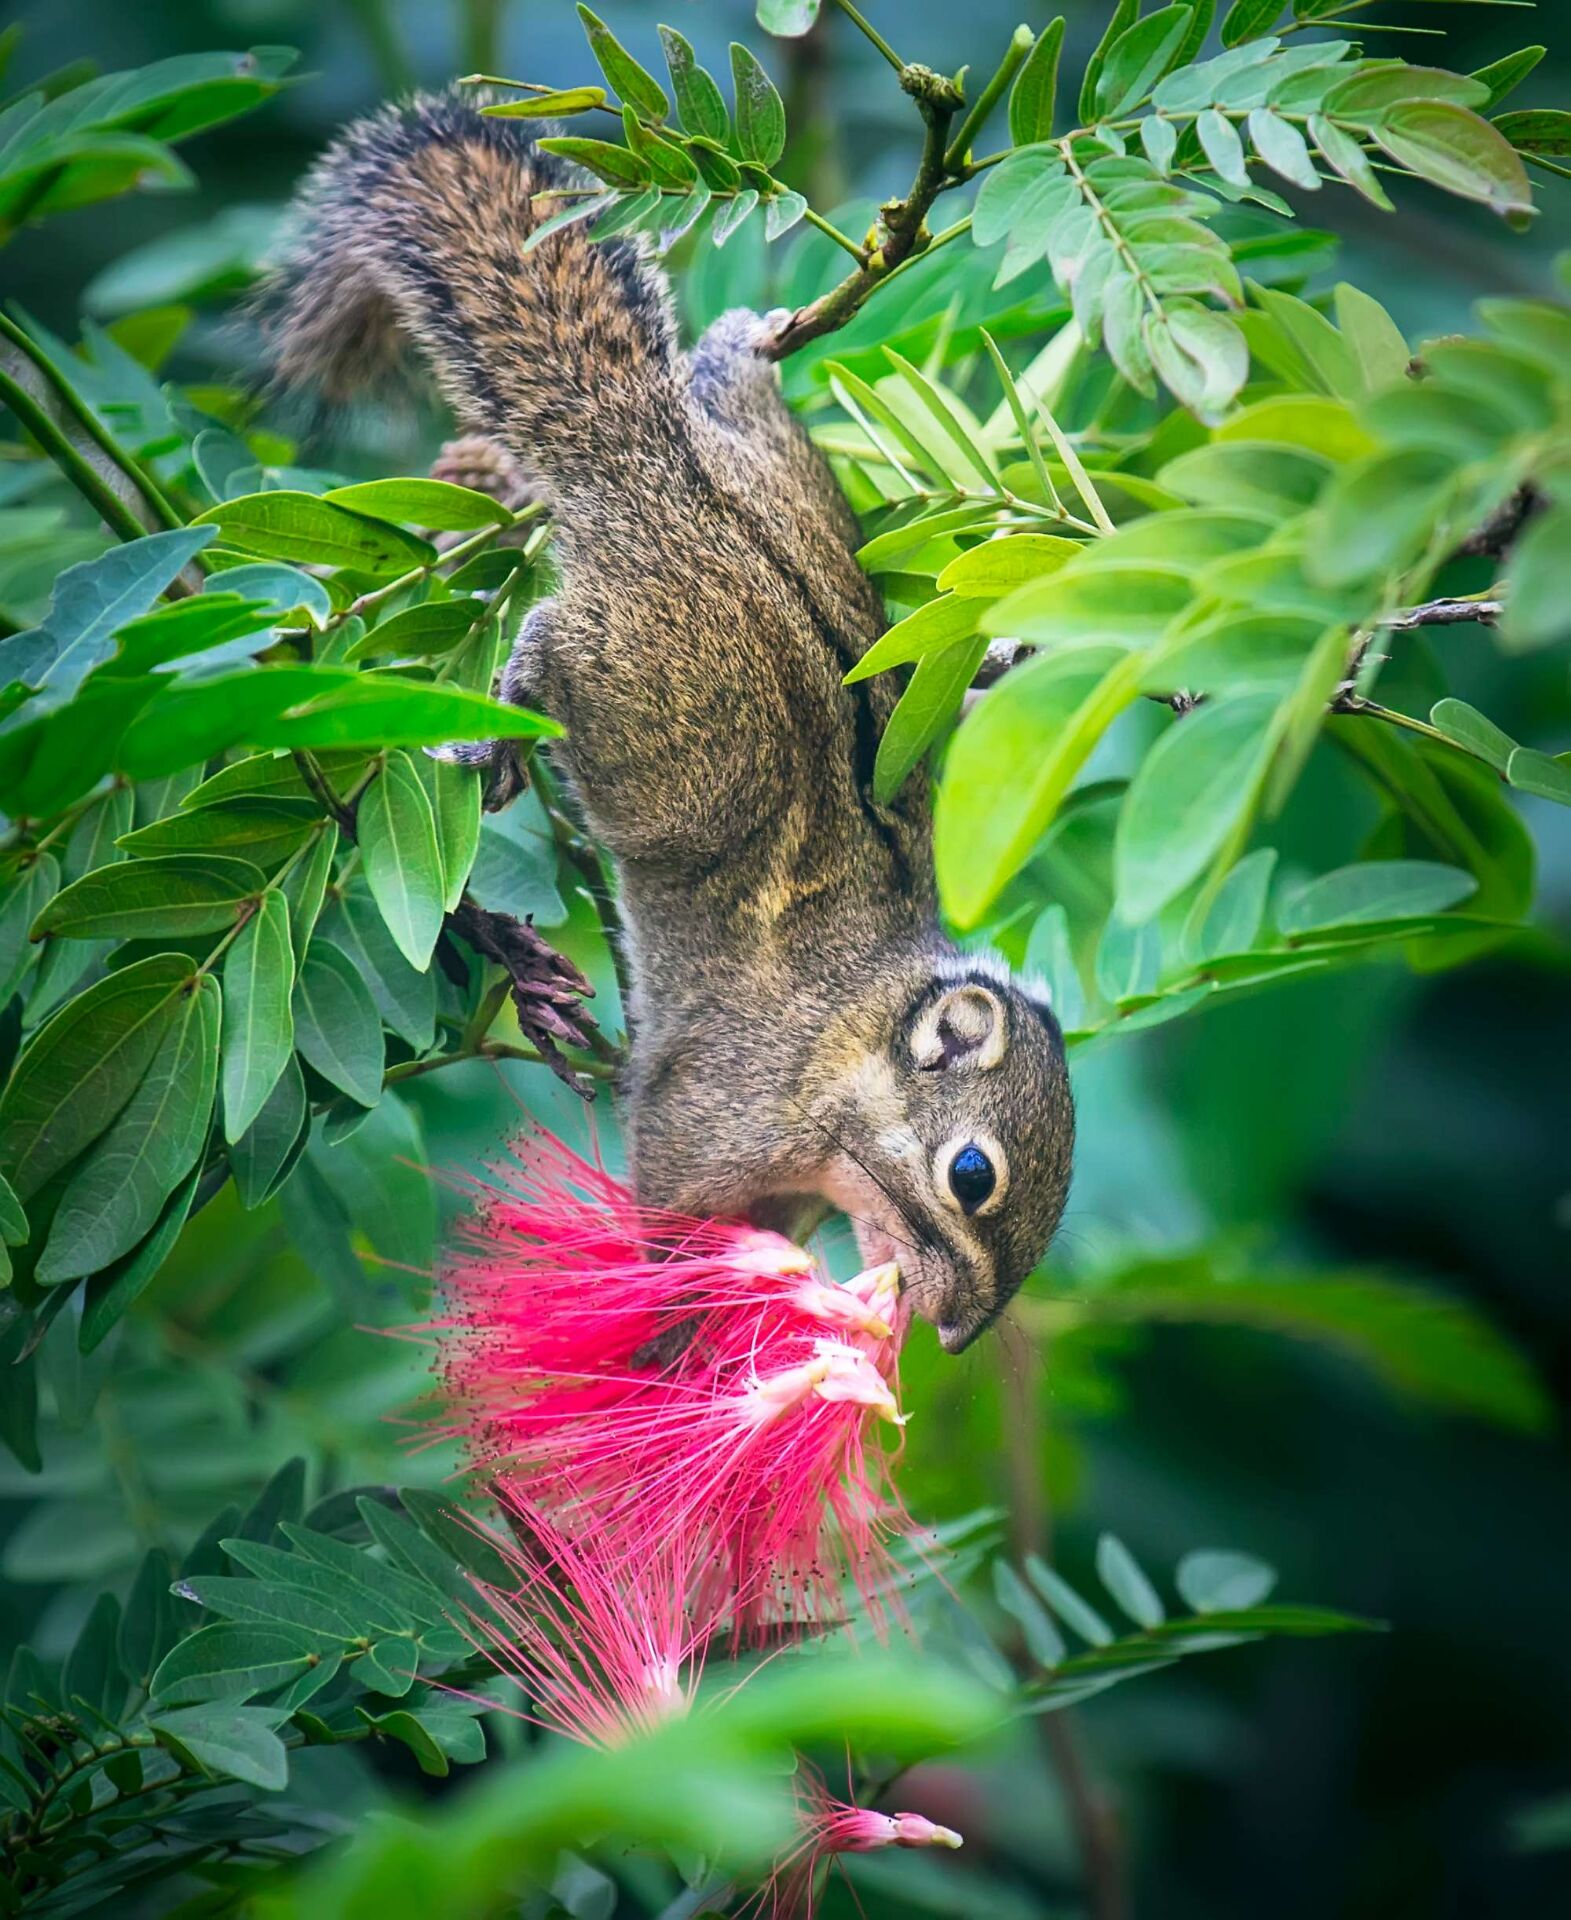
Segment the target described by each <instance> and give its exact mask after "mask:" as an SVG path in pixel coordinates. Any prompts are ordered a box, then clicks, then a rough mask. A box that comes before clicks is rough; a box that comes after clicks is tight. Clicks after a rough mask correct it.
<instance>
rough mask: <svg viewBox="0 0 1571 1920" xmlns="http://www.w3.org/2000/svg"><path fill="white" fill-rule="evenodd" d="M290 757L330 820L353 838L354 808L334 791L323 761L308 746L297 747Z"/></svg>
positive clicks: (313, 797) (312, 795)
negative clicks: (346, 803) (323, 767)
mask: <svg viewBox="0 0 1571 1920" xmlns="http://www.w3.org/2000/svg"><path fill="white" fill-rule="evenodd" d="M290 757H291V758H292V759H293V761H294V763H295V770H296V771H297V772H298V773H299V775H300V778H301V779H302V780H303V781H304V782H305V784H306V788H307V791H308V792H309V793H310V795H311V797H312V799H313V800H315V801H316V802H317V803H318V804H319V805H320V806H321V808H322V810H323V812H324V813H325V814H326V815H327V817H328V818H329V819H330V820H334V821H336V822H337V823H338V825H339V827H340V828H342V830H343V831H344V832H345V833H346V834H348V835H349V837H350V838H351V839H353V838H354V831H355V815H354V809H353V808H352V807H349V806H346V805H345V803H344V802H343V801H342V800H340V799H339V797H338V795H337V794H336V793H335V792H334V791H333V788H332V784H331V782H330V781H329V780H328V777H327V775H326V773H325V772H324V771H323V769H322V763H321V761H320V760H318V759H317V757H316V755H315V754H314V753H312V752H311V751H310V750H309V748H306V747H296V748H295V749H294V752H293V754H292V755H291V756H290Z"/></svg>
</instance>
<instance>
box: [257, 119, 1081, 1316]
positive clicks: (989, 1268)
mask: <svg viewBox="0 0 1571 1920" xmlns="http://www.w3.org/2000/svg"><path fill="white" fill-rule="evenodd" d="M584 184H585V176H583V175H581V174H579V173H577V172H576V170H575V169H573V168H571V167H569V166H567V165H565V164H564V163H563V162H562V161H561V160H559V159H558V158H556V157H554V156H552V155H550V154H546V153H542V152H540V151H539V150H538V149H537V148H536V146H535V144H534V135H533V134H532V133H530V132H528V131H526V130H525V129H524V128H523V127H522V125H521V123H520V122H519V121H517V120H510V119H497V118H488V117H484V116H482V115H481V114H480V113H479V112H478V111H477V110H476V107H475V105H474V104H473V101H472V99H459V98H458V97H456V96H453V95H442V96H436V97H422V98H417V99H415V100H413V101H412V102H409V103H407V104H404V105H400V106H396V107H393V108H390V109H388V110H386V111H384V112H382V113H380V114H378V115H377V116H375V117H373V118H370V119H367V120H364V121H362V122H360V123H359V124H358V125H356V126H354V127H352V128H351V129H350V130H349V131H348V133H347V134H345V135H344V136H343V137H342V138H341V139H340V140H339V142H338V143H337V145H335V146H334V147H333V148H331V149H330V150H329V152H328V153H327V154H326V155H325V157H324V158H323V159H322V160H321V161H320V162H319V163H318V164H317V166H316V168H315V170H314V172H313V173H312V175H311V176H310V178H309V179H308V181H307V183H306V185H305V187H304V188H303V190H302V193H301V196H300V199H299V202H298V204H297V207H296V211H295V218H294V221H293V226H292V231H291V238H290V239H289V241H288V242H287V244H286V251H285V254H284V257H283V259H282V262H281V264H280V265H279V267H278V268H277V270H276V273H275V276H274V282H273V285H274V295H275V299H274V311H275V314H276V316H277V317H276V320H275V323H274V324H275V328H276V344H275V364H276V368H277V371H278V374H279V375H280V377H281V378H282V380H283V381H284V382H286V383H293V382H303V383H309V384H310V385H311V386H313V387H314V388H315V389H316V390H317V391H318V392H319V393H321V395H322V396H323V397H324V398H326V399H328V400H330V401H341V400H344V399H347V398H348V397H350V396H351V395H353V394H354V393H356V392H358V391H362V390H364V389H365V388H367V387H368V386H372V385H374V384H375V382H376V381H377V380H378V378H379V377H380V376H382V375H383V374H385V373H387V372H389V371H391V369H392V368H393V366H394V364H395V362H396V361H397V359H398V357H399V354H400V351H401V348H402V346H403V344H404V343H405V341H412V342H413V343H414V344H415V346H416V347H417V348H418V349H419V350H420V351H421V352H422V353H423V355H424V357H425V358H426V359H427V360H428V361H429V363H430V366H431V369H432V370H433V371H434V373H435V376H436V379H437V381H438V383H439V385H440V387H441V389H442V391H443V393H444V394H445V396H446V398H447V400H448V401H449V402H450V403H451V405H452V407H453V410H454V412H455V413H456V415H457V416H458V418H459V420H460V421H461V422H462V423H463V426H464V428H465V429H466V430H469V431H478V432H482V433H484V434H486V435H488V436H489V437H490V438H491V439H493V440H495V441H497V442H499V443H500V444H502V445H503V446H505V447H506V448H507V449H508V450H509V451H510V452H511V453H512V454H513V455H514V456H515V458H516V459H517V460H518V461H519V462H520V463H521V465H522V466H523V467H524V469H525V471H526V472H527V473H528V474H529V476H530V478H531V479H532V480H533V481H534V482H535V483H536V484H537V485H538V486H539V488H540V489H541V492H542V495H543V497H544V498H545V499H546V500H547V501H548V503H549V505H550V508H551V511H552V513H553V515H554V517H555V524H556V548H557V554H558V557H559V561H560V567H561V579H562V586H561V590H560V591H559V592H558V593H557V594H556V595H555V596H554V597H553V598H551V599H550V600H548V601H546V602H544V603H543V604H541V605H537V606H536V607H534V608H533V609H532V610H531V611H530V613H529V614H528V615H527V617H526V618H525V620H524V622H523V627H522V631H521V632H520V633H519V635H518V639H517V644H516V646H515V647H514V649H513V653H512V657H511V659H510V660H509V662H508V663H507V666H506V668H505V670H504V672H503V675H502V677H501V684H500V689H499V691H500V693H501V696H502V697H503V698H505V699H507V700H509V701H511V702H514V703H517V704H520V705H524V706H528V707H531V708H535V709H537V710H539V711H541V712H544V713H546V714H549V715H551V716H552V717H553V718H554V719H556V720H558V721H559V722H560V723H561V724H562V726H563V727H564V728H565V740H564V741H562V742H561V743H559V744H558V745H556V746H554V747H553V749H552V753H553V759H554V764H558V762H557V761H556V758H555V757H556V756H558V755H559V756H560V762H559V764H561V765H562V766H563V768H564V771H565V772H566V775H567V777H568V779H569V781H570V783H571V786H572V788H573V790H574V792H575V794H576V796H577V798H578V801H579V803H580V804H581V806H582V809H583V812H584V814H585V816H586V818H587V820H588V822H589V825H590V827H591V830H592V831H593V833H594V834H595V836H596V838H597V839H598V840H599V841H600V842H601V843H602V844H603V845H604V846H605V847H606V848H607V849H608V851H609V853H610V855H611V857H612V859H613V860H614V862H615V865H616V869H617V875H618V881H619V891H620V904H621V910H622V914H623V917H624V921H625V926H626V943H627V961H628V967H629V973H630V977H631V993H630V1005H629V1007H628V1009H627V1011H628V1014H629V1025H630V1032H631V1056H630V1060H629V1063H628V1066H627V1068H626V1071H625V1075H624V1076H623V1082H622V1085H621V1089H620V1101H621V1105H622V1111H623V1113H624V1115H625V1119H626V1122H627V1128H628V1141H629V1153H630V1162H631V1168H632V1176H633V1181H634V1185H635V1188H636V1190H637V1193H638V1195H639V1197H640V1199H641V1200H642V1201H644V1202H645V1203H646V1204H649V1205H653V1206H658V1207H662V1208H673V1209H677V1210H679V1211H682V1212H685V1213H697V1214H730V1215H745V1216H747V1217H749V1218H751V1219H753V1220H754V1221H755V1222H756V1223H758V1224H760V1225H776V1226H787V1227H788V1228H790V1229H793V1230H796V1231H800V1230H801V1229H802V1226H803V1224H804V1218H806V1224H809V1225H810V1224H812V1219H813V1218H821V1217H822V1215H823V1213H824V1212H825V1211H826V1210H827V1207H829V1206H833V1207H838V1208H840V1209H842V1210H843V1211H844V1212H845V1213H846V1215H847V1216H848V1217H849V1218H850V1220H851V1222H852V1224H853V1226H854V1228H855V1231H856V1234H857V1238H858V1241H859V1243H860V1246H861V1250H862V1253H863V1255H864V1257H865V1258H867V1259H868V1260H869V1261H879V1260H886V1259H892V1260H894V1261H895V1262H896V1263H897V1264H898V1266H899V1268H900V1271H901V1275H902V1278H903V1282H904V1285H905V1288H906V1290H907V1292H908V1294H909V1297H910V1300H911V1302H912V1305H913V1306H914V1308H915V1309H916V1311H917V1312H919V1313H920V1314H922V1315H923V1316H924V1317H925V1318H927V1319H929V1320H931V1321H933V1322H934V1323H935V1324H936V1326H937V1328H938V1332H939V1338H940V1340H941V1342H942V1344H943V1345H944V1347H946V1348H947V1349H948V1350H949V1351H950V1352H955V1353H957V1352H959V1351H960V1350H961V1349H962V1348H963V1347H965V1346H966V1345H967V1344H968V1343H969V1342H970V1341H971V1340H972V1339H974V1338H975V1337H976V1335H977V1334H978V1333H980V1332H981V1331H982V1329H983V1328H985V1327H986V1326H987V1325H988V1323H989V1322H990V1321H991V1320H992V1319H993V1318H994V1317H995V1315H996V1314H997V1313H998V1312H999V1311H1000V1310H1001V1309H1002V1307H1003V1306H1004V1305H1005V1303H1006V1302H1007V1301H1008V1300H1009V1298H1010V1296H1011V1295H1012V1294H1013V1293H1014V1291H1015V1289H1016V1288H1017V1287H1018V1286H1019V1284H1020V1282H1021V1281H1022V1279H1024V1277H1025V1275H1026V1274H1027V1273H1028V1272H1029V1271H1030V1270H1031V1268H1032V1267H1033V1266H1035V1264H1036V1263H1037V1261H1038V1260H1039V1259H1040V1258H1041V1256H1042V1254H1043V1253H1044V1251H1045V1250H1046V1247H1047V1244H1048V1242H1049V1240H1050V1239H1051V1237H1052V1235H1053V1232H1054V1230H1055V1229H1056V1227H1057V1225H1058V1220H1059V1216H1060V1214H1061V1212H1062V1210H1063V1206H1064V1200H1065V1195H1066V1191H1067V1187H1068V1182H1069V1169H1070V1156H1071V1149H1072V1144H1073V1135H1074V1120H1073V1108H1072V1105H1071V1101H1070V1093H1069V1083H1068V1076H1067V1073H1066V1070H1065V1063H1064V1049H1063V1040H1062V1036H1061V1034H1060V1032H1059V1029H1058V1025H1057V1022H1056V1021H1055V1020H1054V1018H1053V1016H1052V1013H1051V1012H1050V1010H1049V1009H1048V1007H1047V1006H1046V1005H1045V1003H1044V1000H1043V998H1042V996H1041V995H1040V994H1039V993H1038V992H1036V991H1035V990H1033V989H1032V988H1031V987H1030V986H1029V985H1027V984H1023V983H1022V982H1020V981H1019V980H1016V979H1013V978H1011V976H1010V973H1009V970H1008V969H1007V968H1006V967H1005V966H1004V965H1003V964H1002V963H1001V962H999V961H996V960H994V959H992V958H989V957H984V956H979V955H978V954H975V953H967V952H963V951H962V950H961V949H960V948H959V947H957V946H956V945H955V944H954V942H953V941H952V940H951V939H950V938H949V937H948V936H947V935H946V934H945V933H944V931H943V930H942V928H941V926H940V923H939V918H938V907H937V899H936V892H935V885H934V879H933V868H932V846H931V840H932V823H931V808H930V796H929V793H928V791H927V787H926V783H925V782H924V781H922V780H920V779H919V780H913V781H908V782H907V785H906V788H905V790H904V791H903V793H902V794H901V796H900V797H899V798H898V799H896V800H895V801H894V802H893V803H891V804H889V805H883V804H880V803H879V802H878V801H877V800H876V799H875V798H874V797H873V792H872V774H873V759H874V755H875V752H876V750H877V746H878V741H879V735H880V732H881V729H882V727H883V725H884V723H885V721H886V720H887V718H888V715H889V711H890V709H891V707H892V706H893V704H894V700H895V698H896V696H897V693H898V687H897V686H896V685H894V684H893V682H892V680H891V678H890V676H882V677H879V678H875V679H873V680H871V681H867V682H862V683H859V684H856V685H854V686H850V687H848V686H845V685H844V684H843V676H844V675H845V673H846V672H847V670H848V669H849V668H850V667H852V666H854V665H855V663H856V661H857V660H858V659H859V658H860V657H861V655H862V654H863V653H864V652H865V651H866V649H867V648H868V647H869V646H870V645H871V644H872V643H873V641H875V640H876V639H877V638H878V637H879V635H880V633H881V632H882V631H883V629H884V626H885V624H886V621H885V616H884V611H883V608H882V606H881V604H880V601H879V596H878V594H877V592H876V591H875V589H874V587H873V585H872V583H871V582H870V580H869V579H868V577H867V576H866V575H865V574H864V573H863V571H862V569H861V568H860V566H859V565H858V563H857V560H856V557H855V554H856V548H857V545H858V542H859V535H858V531H857V526H856V522H855V519H854V517H853V515H852V513H851V511H850V509H849V507H848V505H847V503H846V501H845V499H844V498H843V496H842V495H841V493H840V490H839V488H838V486H837V485H836V483H835V480H834V477H833V475H832V474H831V472H830V470H829V468H828V466H827V464H826V463H825V461H824V460H823V458H822V457H821V455H820V454H819V453H818V451H817V450H816V449H815V448H814V447H813V445H812V443H811V442H810V441H809V439H808V438H807V436H806V434H805V433H804V432H803V431H802V430H801V428H800V427H799V426H798V425H797V423H796V421H795V420H794V418H793V416H792V415H791V413H790V411H789V410H788V409H787V407H786V405H785V403H784V402H783V400H782V399H781V397H780V391H779V381H778V374H777V370H776V368H775V367H774V366H773V365H772V364H771V363H770V361H769V360H768V359H766V358H764V357H763V356H762V355H761V354H760V352H759V347H760V345H761V344H762V342H763V341H764V340H765V339H766V338H767V336H768V333H769V331H770V329H771V326H772V325H778V322H779V316H775V318H774V320H773V321H771V320H770V319H768V318H761V317H760V316H758V315H756V314H753V313H749V312H732V313H727V314H724V315H722V316H721V318H720V319H718V320H717V321H716V322H715V323H714V324H713V325H712V326H711V327H710V328H709V330H708V331H707V332H706V333H705V334H704V335H703V337H702V339H700V340H699V342H698V344H697V346H696V347H695V348H694V349H693V350H692V352H691V353H684V352H683V351H682V350H681V348H680V346H679V344H678V340H677V333H676V326H675V322H674V319H673V315H672V307H671V299H670V293H669V288H668V285H667V282H666V280H665V277H664V274H663V273H662V271H661V270H660V268H659V267H658V266H657V265H656V264H655V263H654V261H653V260H652V259H651V258H650V257H649V255H648V253H647V251H646V249H645V247H644V246H643V244H642V243H640V242H638V241H635V240H631V239H628V238H615V239H611V240H608V241H605V242H591V241H590V240H589V239H588V238H587V237H586V236H585V235H584V233H583V231H582V230H581V229H580V228H577V227H569V228H567V229H566V230H562V231H558V232H556V233H553V234H551V235H549V236H547V238H546V239H545V240H543V241H542V242H541V243H540V244H539V245H538V246H537V247H535V248H534V249H532V250H531V251H530V252H529V253H527V254H526V253H525V252H524V251H523V248H524V242H525V241H526V240H527V239H528V237H529V235H530V234H531V233H532V232H533V230H534V228H535V227H536V225H537V224H538V223H539V221H540V220H541V219H543V218H544V217H545V215H546V214H547V213H548V212H550V211H552V210H554V209H555V208H556V207H557V206H560V205H561V204H562V203H561V202H560V201H546V202H545V203H543V205H541V206H540V208H539V209H538V211H537V206H536V195H537V194H538V193H539V192H540V191H541V190H542V189H547V188H562V187H574V186H582V185H584ZM456 751H457V754H458V756H459V757H462V758H464V759H465V760H467V761H468V762H469V763H470V764H479V763H481V762H488V763H493V764H495V759H496V757H495V755H494V754H493V751H492V749H491V748H489V747H481V748H471V749H458V750H456ZM507 784H508V783H507V782H506V781H505V780H504V781H503V783H502V785H503V788H504V790H505V788H506V786H507ZM493 797H497V796H493Z"/></svg>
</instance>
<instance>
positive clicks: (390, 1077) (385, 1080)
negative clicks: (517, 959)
mask: <svg viewBox="0 0 1571 1920" xmlns="http://www.w3.org/2000/svg"><path fill="white" fill-rule="evenodd" d="M564 1058H565V1059H566V1060H567V1062H568V1064H569V1065H570V1066H571V1067H572V1069H573V1071H574V1073H582V1074H585V1075H587V1076H588V1078H589V1079H591V1080H614V1079H615V1078H616V1073H617V1067H616V1062H615V1061H614V1060H582V1059H578V1058H576V1057H575V1056H574V1055H572V1054H567V1055H564ZM468 1060H521V1061H523V1062H524V1064H525V1065H526V1066H531V1067H548V1066H550V1064H551V1063H550V1061H549V1060H547V1059H546V1057H545V1055H544V1054H543V1053H541V1052H539V1051H538V1050H537V1049H536V1048H534V1047H520V1046H515V1045H514V1044H513V1043H512V1042H511V1041H508V1040H487V1041H485V1042H484V1044H483V1045H481V1046H478V1047H468V1048H465V1049H462V1050H460V1051H458V1052H455V1053H439V1054H436V1055H434V1056H433V1057H432V1058H431V1059H428V1060H401V1061H400V1062H399V1063H398V1065H397V1066H396V1067H389V1068H388V1069H387V1072H386V1073H384V1074H383V1076H382V1084H383V1086H385V1087H391V1086H395V1085H397V1083H398V1082H399V1081H401V1080H419V1079H421V1078H423V1077H424V1076H425V1075H426V1074H428V1073H438V1072H440V1071H441V1069H442V1068H443V1067H457V1066H462V1065H463V1064H464V1062H465V1061H468Z"/></svg>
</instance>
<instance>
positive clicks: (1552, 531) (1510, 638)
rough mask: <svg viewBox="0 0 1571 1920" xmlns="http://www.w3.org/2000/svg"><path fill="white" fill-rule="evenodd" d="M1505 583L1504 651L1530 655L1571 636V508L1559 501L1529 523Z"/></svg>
mask: <svg viewBox="0 0 1571 1920" xmlns="http://www.w3.org/2000/svg"><path fill="white" fill-rule="evenodd" d="M1505 584H1506V609H1505V615H1504V617H1503V618H1502V620H1501V622H1500V640H1501V644H1502V645H1503V646H1505V647H1506V648H1508V649H1509V650H1510V651H1512V652H1526V651H1528V650H1529V649H1531V648H1536V647H1546V646H1551V645H1553V643H1554V642H1555V641H1557V640H1560V639H1563V638H1564V637H1565V635H1567V634H1568V633H1571V505H1568V504H1565V503H1564V502H1557V503H1556V504H1555V505H1554V506H1552V507H1550V508H1549V510H1548V511H1547V512H1545V513H1541V514H1539V515H1538V516H1537V517H1536V518H1535V519H1533V520H1531V521H1529V522H1528V526H1527V531H1526V532H1525V533H1524V534H1523V535H1522V537H1521V539H1520V540H1518V541H1517V543H1516V545H1515V547H1514V548H1513V549H1512V552H1511V558H1510V561H1509V562H1508V563H1507V566H1506V578H1505Z"/></svg>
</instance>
